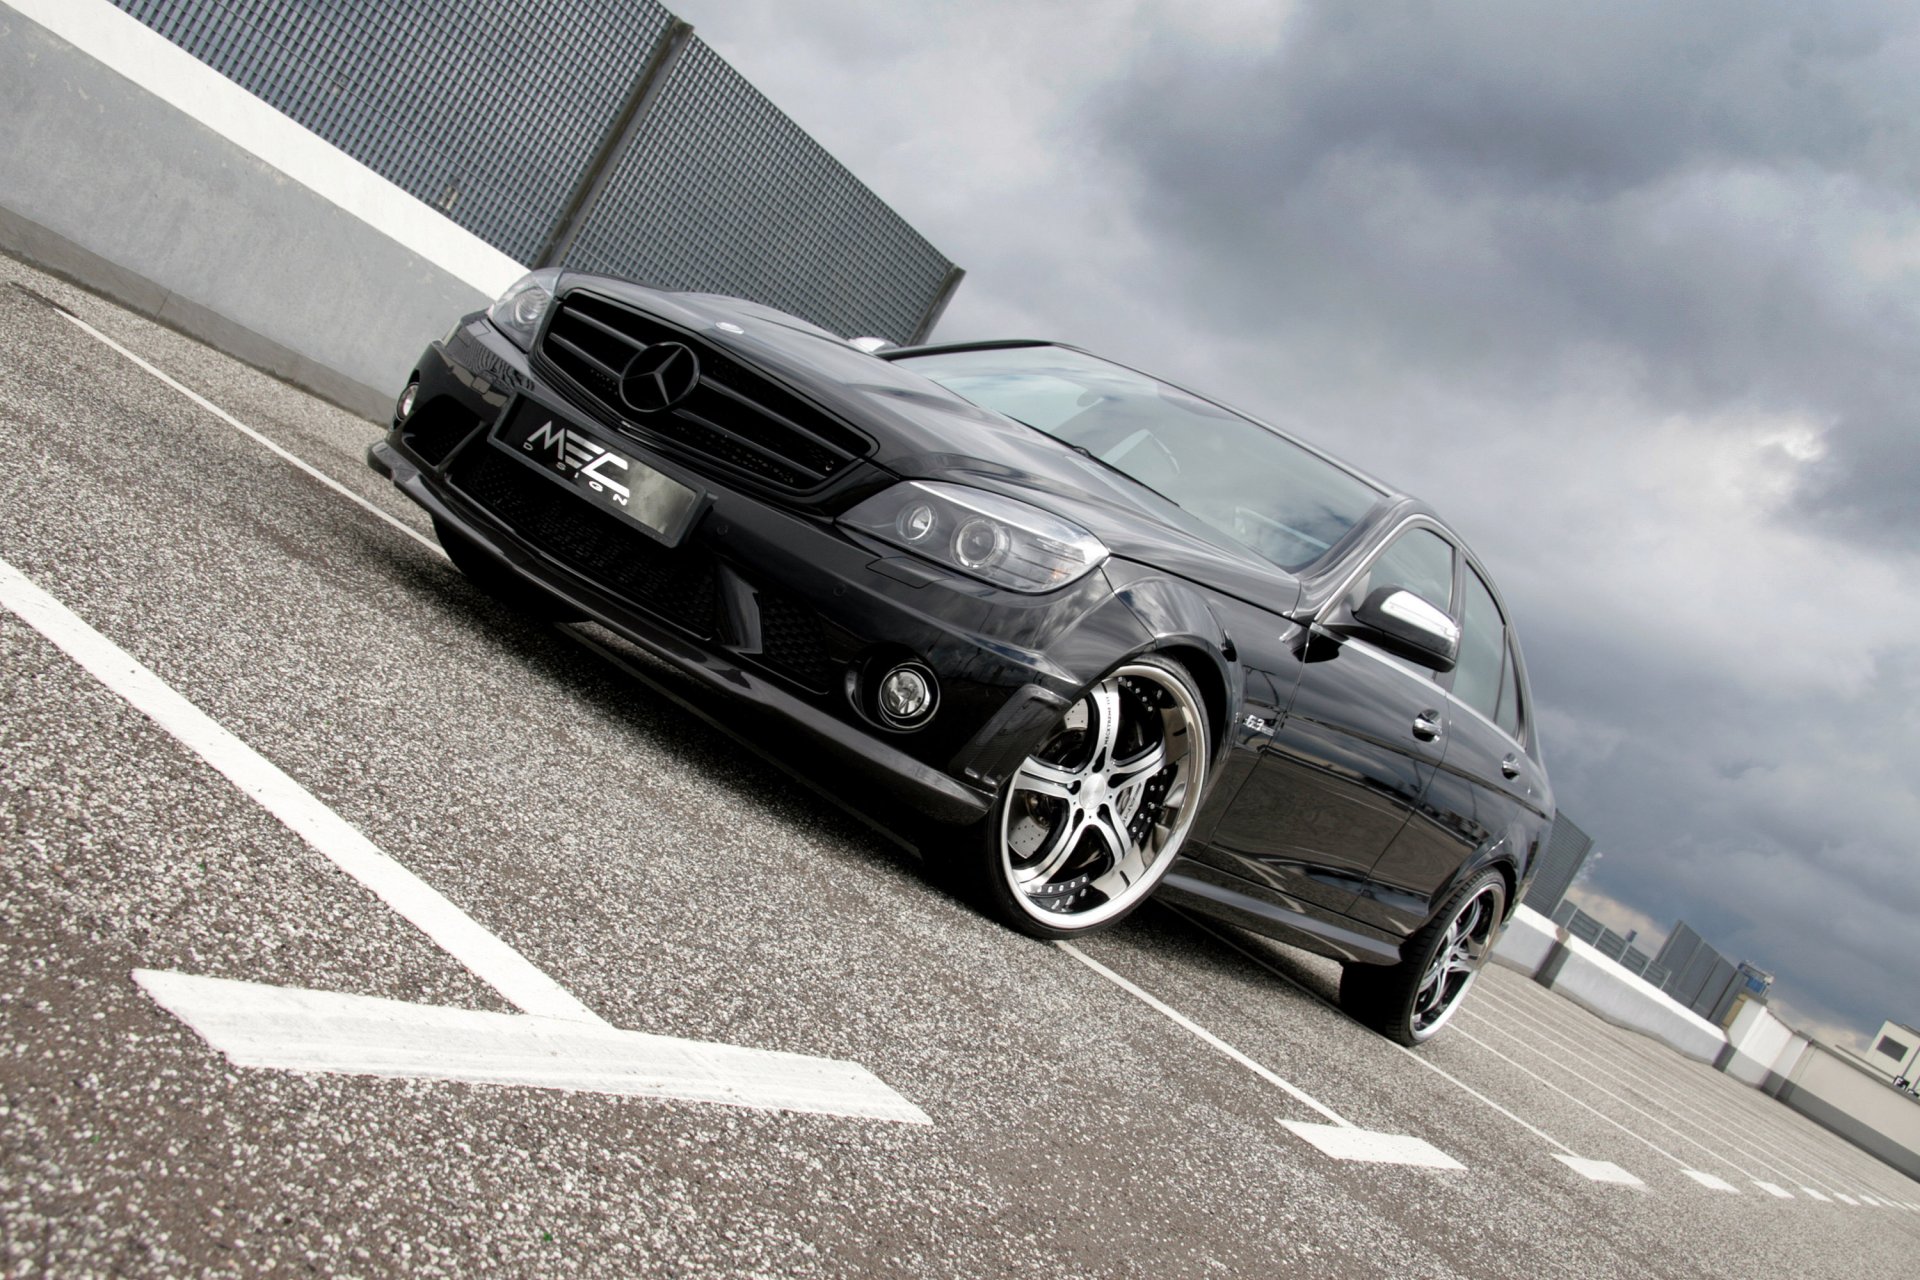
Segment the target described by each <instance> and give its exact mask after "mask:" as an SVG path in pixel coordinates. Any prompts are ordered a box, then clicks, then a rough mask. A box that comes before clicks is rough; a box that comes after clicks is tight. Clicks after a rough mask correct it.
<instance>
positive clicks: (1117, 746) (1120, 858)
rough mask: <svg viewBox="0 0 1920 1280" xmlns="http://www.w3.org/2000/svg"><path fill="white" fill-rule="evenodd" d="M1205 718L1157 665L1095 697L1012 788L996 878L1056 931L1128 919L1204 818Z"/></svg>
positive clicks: (1114, 681) (1076, 708) (1099, 687)
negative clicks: (1200, 813) (1197, 815)
mask: <svg viewBox="0 0 1920 1280" xmlns="http://www.w3.org/2000/svg"><path fill="white" fill-rule="evenodd" d="M1206 775H1207V730H1206V716H1205V714H1204V713H1203V712H1202V711H1201V709H1200V704H1199V698H1198V695H1197V693H1196V692H1195V690H1194V689H1193V687H1192V685H1191V684H1190V683H1189V682H1188V681H1187V680H1186V678H1185V677H1184V674H1183V673H1182V672H1180V671H1179V670H1178V669H1177V668H1175V667H1173V666H1172V665H1171V664H1168V663H1164V662H1161V661H1159V660H1153V659H1142V660H1140V661H1137V662H1133V663H1129V664H1127V665H1125V666H1122V667H1120V668H1119V669H1117V670H1115V671H1114V672H1112V673H1111V674H1110V675H1108V676H1107V677H1106V678H1105V679H1103V680H1101V681H1100V682H1099V683H1098V684H1096V685H1094V686H1093V687H1092V688H1091V689H1089V690H1088V691H1087V693H1086V695H1085V696H1084V697H1082V698H1081V699H1080V701H1079V702H1077V703H1075V704H1074V705H1073V706H1072V707H1070V708H1068V710H1067V712H1066V714H1065V715H1063V716H1062V717H1061V718H1060V721H1059V723H1058V724H1057V725H1055V726H1054V730H1053V732H1052V733H1051V734H1050V735H1049V736H1048V738H1047V739H1046V741H1044V742H1043V743H1042V744H1041V745H1040V748H1039V750H1037V751H1035V752H1034V753H1033V754H1032V755H1030V756H1028V757H1027V759H1026V762H1025V763H1023V764H1022V765H1021V766H1020V768H1019V769H1018V770H1016V771H1015V773H1014V775H1013V777H1012V778H1011V779H1010V780H1009V781H1008V784H1007V785H1008V789H1009V793H1008V795H1007V797H1006V801H1005V803H1004V804H1003V805H1002V806H1001V810H1000V829H999V833H998V835H999V838H998V851H997V852H998V857H997V862H998V864H999V870H1000V872H1001V874H1002V875H1003V876H1004V877H1005V882H1006V885H1007V887H1008V888H1009V889H1010V890H1011V891H1012V893H1011V895H1010V896H1011V897H1012V899H1013V901H1014V903H1016V904H1017V905H1018V907H1019V909H1020V910H1021V911H1022V912H1024V913H1025V914H1027V915H1028V916H1030V917H1032V918H1033V919H1034V920H1035V921H1036V922H1038V923H1040V924H1042V925H1043V926H1045V927H1046V928H1047V929H1049V930H1075V929H1085V928H1090V927H1092V926H1095V925H1099V924H1102V923H1104V922H1106V921H1108V920H1112V919H1115V918H1117V917H1119V916H1121V915H1124V914H1125V913H1126V912H1127V911H1129V910H1131V909H1132V908H1133V907H1134V906H1136V905H1137V904H1138V903H1139V902H1140V901H1141V900H1142V899H1143V898H1145V897H1146V896H1147V894H1148V893H1150V892H1152V890H1153V887H1154V886H1155V885H1156V884H1158V883H1159V881H1160V878H1161V876H1163V875H1165V874H1166V870H1167V867H1168V866H1169V865H1170V864H1171V863H1172V862H1173V858H1174V855H1175V854H1176V853H1177V852H1178V851H1179V848H1180V845H1181V842H1182V841H1183V840H1185V839H1186V835H1187V829H1188V828H1189V827H1191V826H1192V825H1193V817H1194V812H1195V810H1196V809H1197V808H1198V807H1199V801H1200V792H1201V787H1202V784H1203V783H1204V782H1205V780H1206Z"/></svg>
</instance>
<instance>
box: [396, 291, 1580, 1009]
mask: <svg viewBox="0 0 1920 1280" xmlns="http://www.w3.org/2000/svg"><path fill="white" fill-rule="evenodd" d="M877 345H879V344H876V343H873V342H863V343H861V344H859V345H855V344H850V343H848V342H846V341H843V340H842V339H840V338H839V337H837V336H835V335H833V334H831V333H828V332H827V331H826V330H823V329H820V328H818V327H816V326H813V325H810V324H808V323H806V322H805V321H802V320H798V319H796V318H794V317H792V316H788V315H785V314H782V313H780V312H778V311H774V310H771V309H769V308H766V307H762V306H759V305H756V304H753V303H749V302H743V301H740V300H738V299H727V298H719V297H714V296H709V295H698V294H669V293H660V292H655V291H651V290H647V289H643V288H640V287H638V286H635V285H632V284H628V283H625V282H621V281H617V280H612V279H607V278H603V277H594V276H586V275H577V274H566V275H561V274H559V273H556V272H552V271H544V272H536V273H534V274H533V275H531V276H529V277H527V278H526V279H525V280H523V281H521V282H520V283H519V284H517V285H515V286H514V288H513V289H511V290H509V291H508V292H507V293H506V294H505V295H503V296H502V298H501V299H500V300H499V301H498V302H496V303H495V304H494V306H493V307H491V308H490V309H489V310H488V311H486V312H483V313H477V314H475V315H473V316H469V317H467V318H466V319H465V320H464V321H462V322H461V323H460V324H459V325H457V326H456V327H455V328H454V330H453V331H452V333H450V334H449V335H448V337H447V338H446V339H445V340H444V341H440V342H436V343H434V344H432V345H431V346H430V347H429V348H428V349H427V350H426V352H425V353H424V354H423V355H422V357H421V360H420V363H419V367H418V369H417V370H416V371H415V373H414V375H413V377H412V378H411V379H410V380H409V382H408V385H407V387H406V389H405V391H404V393H403V395H402V397H401V400H400V402H399V404H398V406H397V407H396V414H395V418H394V421H393V425H392V430H391V432H390V433H389V435H388V436H387V438H386V439H385V440H383V441H382V442H380V443H379V444H377V445H375V446H374V447H373V449H372V450H371V451H370V453H369V461H370V462H371V463H372V465H373V466H374V467H375V468H376V469H377V470H379V471H381V472H382V473H383V474H385V475H387V476H389V477H391V478H392V479H393V480H394V482H395V483H396V484H397V485H398V486H399V487H400V488H401V489H402V490H403V491H404V492H405V493H406V494H407V495H408V496H409V497H411V498H412V499H413V500H414V501H416V502H418V503H419V504H420V505H421V506H422V507H424V508H425V509H426V510H427V511H428V513H429V514H430V515H431V516H432V518H433V522H434V526H435V528H436V530H437V531H438V533H439V536H440V539H441V542H442V544H443V545H444V546H445V547H446V550H447V552H448V554H449V555H450V556H451V557H452V559H453V561H454V563H455V564H456V565H458V566H459V567H460V568H461V570H462V571H463V572H465V573H466V574H467V575H468V576H469V577H470V578H472V579H473V580H474V581H475V582H476V583H478V584H479V585H481V586H482V587H484V588H486V589H487V590H489V591H490V592H492V593H494V594H495V595H497V596H499V597H502V598H504V599H506V600H508V601H511V602H513V603H515V604H516V605H518V606H520V607H522V608H526V609H530V610H534V611H537V612H540V613H543V614H546V615H548V616H553V617H560V618H591V619H593V620H595V621H597V622H599V623H601V624H602V625H604V626H606V627H608V628H611V629H612V630H614V631H615V632H618V633H619V634H621V635H623V636H626V637H627V638H629V639H630V640H632V641H633V642H635V643H637V644H639V645H641V646H643V647H645V648H647V649H648V650H650V651H651V652H653V653H655V654H657V655H659V656H660V657H661V658H663V659H665V660H666V661H668V662H670V663H672V664H674V665H676V666H677V667H678V668H680V669H681V670H682V671H684V672H686V673H687V674H688V675H689V676H691V677H692V678H694V679H696V680H699V681H702V682H705V683H706V684H708V685H710V686H712V687H714V688H716V689H720V690H723V691H725V692H726V693H727V694H728V695H729V696H731V697H733V698H736V699H738V700H740V701H741V702H743V703H745V704H746V705H747V706H748V707H750V708H752V709H753V710H754V711H755V712H756V713H757V714H759V715H761V716H763V717H764V718H765V721H766V723H767V724H768V726H769V731H770V732H780V733H785V732H787V731H790V730H791V731H795V732H801V733H804V734H806V735H807V736H808V740H809V741H811V742H813V743H815V744H817V745H818V747H819V748H820V749H822V750H823V751H825V752H827V753H829V754H830V755H831V757H832V758H834V759H835V760H837V761H838V762H839V764H840V765H841V766H843V767H844V774H845V776H846V777H847V778H848V779H850V782H849V785H850V786H857V787H859V788H865V789H869V790H870V793H871V794H873V795H874V796H876V797H878V796H880V795H885V796H887V797H890V798H893V799H897V800H903V801H905V802H906V803H908V804H910V805H912V806H914V807H915V808H916V809H918V810H919V811H921V812H923V813H924V814H926V815H928V816H929V817H931V818H933V819H935V820H937V821H938V822H941V823H944V824H948V825H949V826H950V827H951V829H952V832H953V836H954V838H953V840H952V841H951V845H952V849H951V853H950V856H951V857H952V858H953V859H954V866H955V868H956V870H957V871H958V872H959V873H960V874H961V876H962V877H963V878H964V880H965V881H966V883H968V884H969V885H970V886H971V888H972V889H973V891H974V892H975V894H976V896H977V898H978V900H979V901H980V903H981V904H982V906H983V907H984V908H985V909H987V910H988V911H990V912H991V913H992V914H993V915H995V916H996V917H998V918H999V919H1000V920H1002V921H1004V922H1005V923H1007V924H1008V925H1011V926H1012V927H1014V928H1017V929H1020V930H1022V931H1024V932H1027V933H1030V934H1033V935H1036V936H1039V937H1052V938H1064V937H1072V936H1076V935H1079V934H1083V933H1086V932H1089V931H1091V930H1095V929H1099V928H1104V927H1107V926H1110V925H1112V924H1114V923H1116V922H1117V921H1119V920H1121V919H1122V918H1124V917H1125V916H1126V915H1127V914H1128V913H1129V912H1131V911H1133V910H1134V909H1135V908H1137V907H1138V906H1139V905H1140V904H1141V903H1142V902H1144V901H1145V900H1146V899H1147V898H1149V897H1150V896H1154V895H1159V896H1160V897H1162V898H1165V899H1169V900H1174V901H1178V902H1180V903H1182V904H1184V905H1186V906H1188V907H1190V908H1192V909H1195V910H1197V911H1200V912H1203V913H1206V914H1208V915H1211V916H1214V917H1217V918H1220V919H1224V920H1227V921H1230V922H1232V923H1234V924H1238V925H1241V926H1244V927H1246V928H1249V929H1253V930H1256V931H1259V932H1262V933H1266V934H1269V935H1272V936H1274V937H1278V938H1281V939H1283V940H1286V941H1289V942H1292V943H1295V944H1297V945H1301V946H1305V947H1307V948H1310V949H1312V950H1315V951H1317V952H1320V953H1322V954H1325V955H1329V956H1332V957H1334V958H1336V959H1338V960H1340V961H1342V962H1343V965H1344V970H1343V978H1342V981H1341V1000H1342V1003H1343V1004H1344V1005H1345V1006H1346V1007H1347V1008H1348V1009H1349V1010H1350V1011H1352V1012H1353V1013H1355V1014H1356V1015H1357V1016H1359V1017H1361V1018H1362V1019H1363V1020H1365V1021H1367V1022H1368V1023H1370V1024H1371V1025H1373V1026H1375V1027H1377V1028H1379V1029H1380V1030H1381V1031H1382V1032H1384V1033H1385V1034H1387V1035H1390V1036H1392V1037H1394V1038H1395V1039H1397V1040H1400V1041H1401V1042H1403V1043H1409V1044H1411V1043H1416V1042H1419V1041H1421V1040H1424V1039H1426V1038H1428V1037H1429V1036H1431V1035H1433V1034H1434V1033H1435V1032H1437V1031H1438V1030H1439V1029H1440V1028H1441V1026H1443V1025H1444V1024H1445V1022H1446V1021H1447V1019H1448V1017H1449V1016H1450V1015H1451V1014H1452V1012H1453V1011H1454V1010H1455V1009H1456V1008H1457V1007H1458V1005H1459V1001H1460V998H1461V997H1462V996H1463V995H1464V994H1465V992H1466V990H1467V988H1468V987H1469V986H1470V985H1471V983H1472V981H1473V978H1474V974H1475V973H1476V972H1477V970H1478V969H1479V967H1480V965H1481V964H1482V963H1483V962H1484V961H1485V959H1486V958H1487V955H1488V953H1489V951H1490V949H1491V946H1492V943H1493V940H1494V938H1495V937H1496V936H1497V934H1498V931H1499V929H1500V928H1501V926H1502V925H1503V923H1504V921H1505V919H1506V917H1507V916H1508V914H1509V913H1510V912H1511V910H1512V907H1513V905H1514V903H1515V902H1516V901H1517V898H1518V895H1519V893H1520V892H1521V891H1522V889H1523V888H1524V886H1525V884H1526V882H1527V878H1528V875H1529V874H1530V871H1531V868H1532V867H1533V864H1534V860H1535V858H1536V856H1537V854H1538V853H1539V851H1540V847H1541V843H1542V840H1543V838H1544V835H1545V832H1546V830H1547V828H1548V826H1549V825H1550V822H1551V819H1552V814H1553V802H1552V796H1551V792H1550V789H1549V786H1548V782H1547V778H1546V773H1545V770H1544V768H1543V767H1542V765H1541V762H1540V754H1539V745H1538V739H1537V732H1536V729H1535V725H1534V720H1533V716H1532V714H1531V697H1530V693H1529V690H1528V685H1527V679H1526V668H1525V665H1524V662H1523V659H1522V656H1521V650H1520V646H1519V642H1518V640H1517V639H1516V637H1515V636H1514V633H1513V629H1512V627H1511V625H1510V623H1509V621H1508V616H1507V612H1506V609H1505V606H1504V605H1503V603H1502V602H1501V600H1500V598H1499V595H1498V593H1497V592H1496V591H1495V589H1494V587H1493V584H1492V579H1491V577H1490V576H1489V575H1488V574H1487V572H1486V570H1485V568H1484V566H1483V565H1482V564H1481V562H1480V561H1479V560H1478V558H1477V557H1475V555H1474V554H1473V553H1472V551H1471V550H1470V549H1469V548H1468V547H1467V546H1466V544H1465V543H1464V542H1463V541H1462V540H1461V539H1460V538H1459V537H1458V536H1457V535H1456V534H1455V533H1454V532H1453V531H1452V530H1451V529H1450V528H1449V527H1448V526H1447V524H1446V523H1445V522H1444V521H1442V520H1441V519H1440V518H1439V516H1438V515H1437V514H1436V513H1434V512H1433V511H1432V510H1430V509H1429V508H1428V507H1426V506H1425V505H1424V504H1422V503H1420V502H1419V501H1417V500H1416V499H1413V498H1411V497H1408V496H1406V495H1403V494H1400V493H1397V492H1395V491H1393V490H1391V489H1390V488H1388V487H1387V486H1385V485H1383V484H1381V483H1379V482H1377V481H1374V480H1372V479H1370V478H1368V477H1366V476H1363V475H1361V474H1360V473H1358V472H1356V471H1354V470H1353V469H1351V468H1349V467H1346V466H1344V465H1342V464H1340V463H1338V462H1336V461H1334V460H1333V459H1331V458H1330V457H1328V456H1327V455H1325V454H1323V453H1321V452H1319V451H1318V450H1315V449H1313V448H1312V447H1310V446H1308V445H1306V444H1304V443H1302V442H1300V441H1298V440H1295V439H1293V438H1292V437H1290V436H1288V435H1286V434H1284V433H1282V432H1279V431H1277V430H1274V429H1273V428H1271V427H1268V426H1266V425H1264V424H1261V423H1259V422H1256V421H1254V420H1252V419H1250V418H1247V417H1245V416H1243V415H1241V414H1239V413H1236V412H1234V411H1232V410H1229V409H1226V408H1224V407H1222V406H1220V405H1218V404H1216V403H1214V402H1212V401H1209V400H1207V399H1205V398H1204V397H1201V396H1197V395H1194V394H1193V393H1191V392H1188V391H1185V390H1183V389H1181V388H1178V387H1175V386H1173V385H1172V384H1169V383H1166V382H1162V381H1160V380H1158V379H1155V378H1152V377H1149V376H1147V375H1145V374H1142V373H1139V372H1137V371H1135V370H1132V369H1128V368H1125V367H1123V366H1120V365H1117V364H1114V363H1112V362H1110V361H1106V360H1102V359H1100V358H1098V357H1096V356H1093V355H1091V354H1088V353H1087V352H1084V351H1080V350H1077V349H1075V348H1071V347H1067V346H1061V345H1057V344H1050V343H1040V342H995V343H972V344H964V345H957V346H939V347H922V348H916V349H907V350H880V351H875V350H873V348H874V347H875V346H877ZM856 798H857V797H856Z"/></svg>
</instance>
